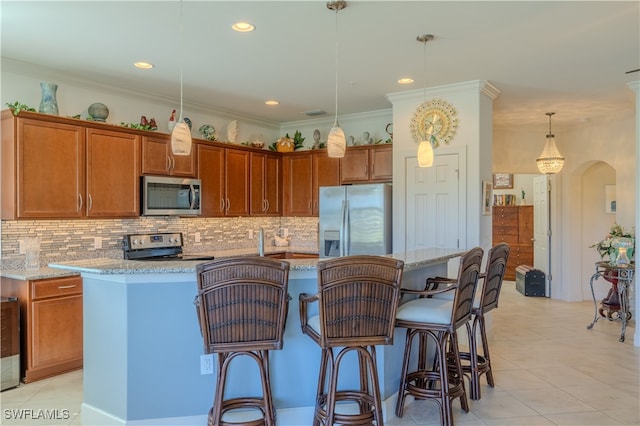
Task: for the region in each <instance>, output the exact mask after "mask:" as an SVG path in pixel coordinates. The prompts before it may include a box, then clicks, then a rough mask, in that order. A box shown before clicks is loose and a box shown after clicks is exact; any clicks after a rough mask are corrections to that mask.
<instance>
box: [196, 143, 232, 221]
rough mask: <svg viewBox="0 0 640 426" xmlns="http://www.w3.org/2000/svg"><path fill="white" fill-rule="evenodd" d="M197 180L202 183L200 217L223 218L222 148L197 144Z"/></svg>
mask: <svg viewBox="0 0 640 426" xmlns="http://www.w3.org/2000/svg"><path fill="white" fill-rule="evenodd" d="M196 150H197V152H198V179H200V180H201V181H202V188H201V190H200V208H201V210H202V217H216V216H224V210H225V203H224V198H225V195H224V151H225V149H224V148H221V147H218V146H211V145H202V144H198V145H197V147H196Z"/></svg>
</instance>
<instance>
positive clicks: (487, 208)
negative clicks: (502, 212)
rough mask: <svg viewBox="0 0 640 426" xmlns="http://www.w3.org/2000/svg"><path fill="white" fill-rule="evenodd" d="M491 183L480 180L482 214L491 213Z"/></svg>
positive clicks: (487, 214) (488, 214)
mask: <svg viewBox="0 0 640 426" xmlns="http://www.w3.org/2000/svg"><path fill="white" fill-rule="evenodd" d="M492 188H493V185H492V184H491V182H488V181H486V180H485V181H482V215H483V216H490V215H491V204H492V203H491V198H492V196H491V191H492Z"/></svg>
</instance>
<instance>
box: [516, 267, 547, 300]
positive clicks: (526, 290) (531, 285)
mask: <svg viewBox="0 0 640 426" xmlns="http://www.w3.org/2000/svg"><path fill="white" fill-rule="evenodd" d="M544 284H545V279H544V272H542V271H541V270H539V269H533V268H532V267H531V266H527V265H520V266H518V267H517V268H516V290H518V291H519V292H520V293H522V294H524V295H525V296H538V297H545V294H544V293H545V292H544V287H545V285H544Z"/></svg>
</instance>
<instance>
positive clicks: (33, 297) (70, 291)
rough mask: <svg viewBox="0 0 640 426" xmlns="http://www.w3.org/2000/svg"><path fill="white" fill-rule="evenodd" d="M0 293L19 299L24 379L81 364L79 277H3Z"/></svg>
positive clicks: (67, 369)
mask: <svg viewBox="0 0 640 426" xmlns="http://www.w3.org/2000/svg"><path fill="white" fill-rule="evenodd" d="M2 296H5V297H9V296H14V297H17V298H18V300H19V303H20V330H21V334H22V335H21V377H22V379H23V381H24V382H25V383H29V382H33V381H36V380H40V379H44V378H47V377H51V376H55V375H57V374H61V373H65V372H68V371H71V370H76V369H79V368H82V359H83V356H82V278H81V277H80V276H70V277H60V278H51V279H42V280H27V281H25V280H17V279H12V278H4V277H3V278H2Z"/></svg>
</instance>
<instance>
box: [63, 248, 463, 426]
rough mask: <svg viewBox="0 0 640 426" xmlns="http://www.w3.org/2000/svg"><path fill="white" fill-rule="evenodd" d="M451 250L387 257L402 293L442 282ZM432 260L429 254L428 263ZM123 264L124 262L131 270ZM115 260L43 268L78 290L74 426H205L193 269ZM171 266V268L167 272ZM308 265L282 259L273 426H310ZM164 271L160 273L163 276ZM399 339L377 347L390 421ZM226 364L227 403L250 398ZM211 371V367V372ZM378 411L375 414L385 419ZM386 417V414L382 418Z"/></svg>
mask: <svg viewBox="0 0 640 426" xmlns="http://www.w3.org/2000/svg"><path fill="white" fill-rule="evenodd" d="M461 252H462V251H461V250H444V251H443V250H433V251H420V253H421V254H419V255H418V257H417V258H416V257H415V255H416V254H417V252H411V253H402V254H399V255H398V254H394V255H392V257H395V258H400V259H402V260H405V262H406V264H405V272H404V276H403V287H406V288H422V287H423V286H424V280H425V278H426V277H428V276H435V275H446V274H447V261H448V260H449V259H450V258H453V257H456V256H458V255H459V254H461ZM436 253H437V255H436ZM132 262H133V263H132ZM145 263H147V262H134V261H122V260H117V261H115V262H114V264H113V265H111V264H108V261H106V260H105V261H103V262H102V263H100V265H98V266H96V265H90V262H89V261H87V262H84V263H83V261H77V262H68V263H64V264H56V265H51V266H52V267H56V268H64V269H71V270H75V271H79V272H80V273H81V274H82V278H83V286H84V324H83V327H84V399H83V404H82V423H83V424H91V425H117V424H123V425H124V424H127V425H165V424H166V425H176V424H180V425H205V424H207V414H208V411H209V409H210V408H211V405H212V401H213V393H214V376H213V375H211V374H205V375H203V374H201V372H200V356H201V355H202V354H203V353H204V351H203V343H202V336H201V334H200V329H199V325H198V319H197V315H196V310H195V307H194V305H193V300H194V298H195V296H196V293H197V284H196V276H195V265H196V264H197V263H198V262H181V263H180V266H179V267H176V265H175V264H172V262H167V263H166V264H164V265H159V263H160V264H162V263H163V262H153V265H149V268H148V269H145V268H144V265H143V264H145ZM170 263H171V264H170ZM316 263H317V260H310V259H305V260H291V272H290V277H289V278H290V279H289V293H290V295H291V297H292V300H291V302H290V305H289V313H288V318H287V323H286V331H285V337H284V348H283V349H282V350H279V351H272V352H271V353H270V361H271V384H272V390H273V396H274V403H275V405H276V409H277V411H278V424H279V425H301V424H310V423H311V419H312V418H313V409H314V403H315V392H316V386H317V380H318V369H319V365H320V348H319V347H318V346H317V345H316V344H315V343H313V341H312V340H311V339H309V338H308V337H307V336H305V335H303V334H302V333H301V329H300V319H299V314H298V312H299V311H298V295H299V294H300V293H310V294H315V293H316V292H317V278H316V274H317V271H316ZM163 269H165V270H163ZM404 337H405V336H404V330H402V329H397V331H396V336H395V339H394V344H393V345H387V346H378V347H377V348H376V349H377V360H378V375H379V379H380V387H381V394H382V398H383V400H385V409H386V410H389V412H390V413H392V412H393V407H394V406H395V401H396V393H397V391H398V385H399V374H400V369H401V364H402V357H403V349H404V348H403V346H404ZM241 361H242V362H240V360H237V361H235V362H236V363H235V364H233V365H232V369H231V377H230V379H229V382H228V383H229V385H228V392H227V395H228V396H234V395H260V393H261V390H260V383H259V380H258V379H257V377H258V376H257V368H256V367H255V364H254V363H253V362H252V361H249V360H248V359H247V360H244V359H243V360H241ZM349 361H350V362H352V363H353V364H352V366H347V365H346V364H345V365H343V368H345V369H344V370H343V373H347V374H346V375H344V374H343V377H344V380H343V382H342V383H344V385H345V386H353V387H356V386H357V378H356V376H355V375H356V374H357V364H356V359H355V356H354V357H353V358H352V359H350V360H349ZM214 365H215V363H214ZM349 371H352V372H353V373H354V375H353V376H351V377H349V376H348V372H349ZM386 410H385V413H386ZM385 417H386V414H385Z"/></svg>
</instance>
